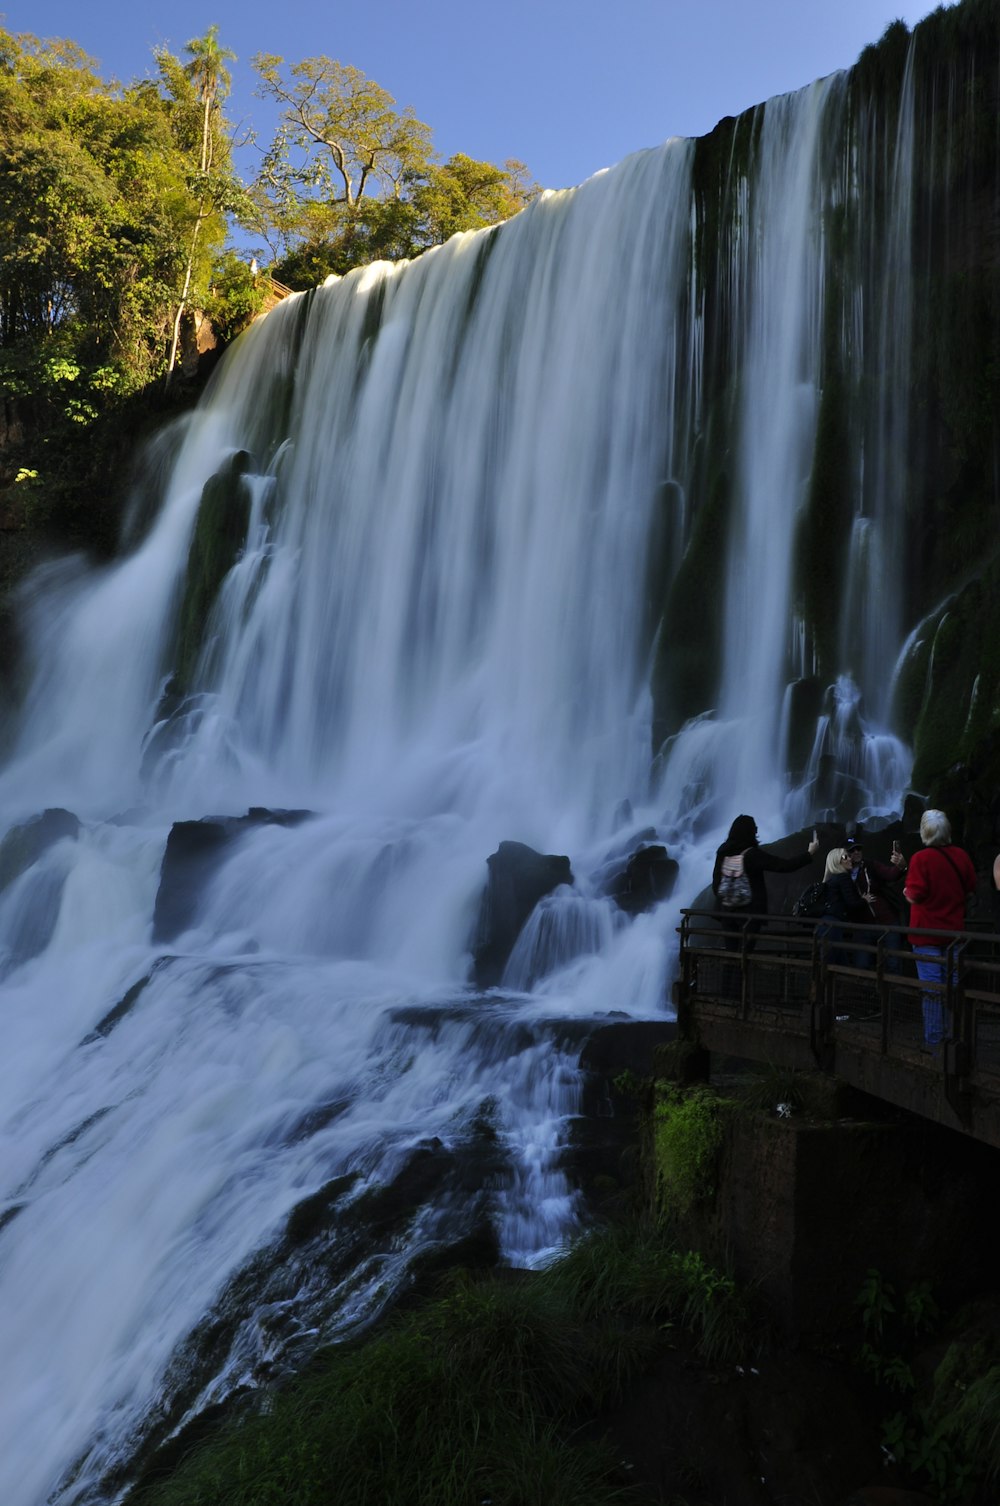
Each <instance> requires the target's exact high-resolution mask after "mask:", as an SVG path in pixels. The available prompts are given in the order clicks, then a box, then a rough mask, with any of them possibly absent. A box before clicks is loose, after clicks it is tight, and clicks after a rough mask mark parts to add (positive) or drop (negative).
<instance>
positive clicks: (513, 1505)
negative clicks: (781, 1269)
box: [131, 1230, 746, 1506]
mask: <svg viewBox="0 0 1000 1506" xmlns="http://www.w3.org/2000/svg"><path fill="white" fill-rule="evenodd" d="M668 1323H679V1324H684V1325H687V1326H689V1327H690V1328H691V1329H692V1331H693V1333H694V1334H695V1336H696V1338H697V1339H698V1340H699V1341H700V1342H701V1343H702V1345H703V1347H704V1349H705V1352H706V1354H707V1355H708V1356H709V1357H710V1358H712V1359H713V1360H718V1359H722V1358H730V1357H732V1356H733V1355H734V1354H735V1353H736V1348H737V1345H738V1344H739V1343H740V1342H741V1340H745V1334H746V1327H745V1314H744V1312H743V1309H742V1305H741V1303H740V1301H739V1299H738V1297H737V1295H736V1293H735V1289H734V1288H733V1286H732V1283H731V1282H730V1281H729V1280H728V1278H726V1277H723V1276H720V1275H719V1274H718V1273H716V1272H713V1271H712V1270H711V1268H710V1267H708V1266H707V1265H705V1264H704V1262H702V1261H701V1260H700V1257H697V1256H693V1255H690V1254H679V1253H678V1252H676V1251H671V1250H669V1249H667V1248H665V1247H664V1246H663V1245H662V1244H661V1243H660V1242H659V1241H658V1239H657V1237H656V1236H655V1234H652V1233H649V1232H646V1231H642V1230H632V1231H628V1230H615V1231H608V1232H606V1233H603V1234H600V1235H597V1236H595V1237H591V1238H590V1239H588V1240H586V1241H584V1242H582V1243H581V1244H579V1245H577V1246H576V1247H574V1248H573V1249H571V1250H570V1251H569V1252H568V1254H567V1255H566V1256H565V1258H563V1259H561V1260H559V1261H557V1262H555V1263H554V1264H553V1265H551V1266H550V1267H549V1268H548V1269H546V1270H544V1271H541V1272H538V1273H534V1274H531V1275H526V1274H524V1273H513V1272H501V1273H499V1274H498V1275H495V1276H492V1277H488V1278H484V1277H481V1276H479V1277H471V1276H468V1275H464V1274H459V1275H456V1276H453V1277H452V1278H451V1281H450V1283H449V1286H448V1289H446V1290H445V1291H444V1292H443V1293H442V1295H440V1296H439V1297H438V1298H437V1299H436V1300H434V1301H433V1302H429V1303H427V1304H425V1305H424V1306H423V1307H421V1308H420V1309H418V1310H415V1311H412V1312H409V1313H406V1314H405V1315H402V1316H400V1317H398V1318H397V1319H395V1320H394V1321H391V1322H390V1323H388V1324H387V1325H386V1326H385V1327H384V1328H383V1329H382V1330H381V1331H380V1332H379V1333H378V1334H376V1335H375V1336H374V1337H372V1338H370V1339H368V1340H367V1341H365V1342H355V1343H351V1344H346V1345H340V1346H336V1347H334V1348H331V1349H328V1350H325V1351H324V1352H323V1353H322V1354H321V1355H320V1356H318V1357H317V1359H316V1361H315V1362H314V1363H313V1365H312V1366H311V1367H310V1368H309V1370H308V1371H307V1372H306V1373H304V1374H303V1375H302V1376H301V1377H300V1378H299V1379H298V1380H297V1381H296V1382H295V1383H294V1384H293V1385H290V1386H288V1387H286V1388H284V1389H282V1390H280V1391H278V1392H276V1393H275V1394H273V1395H272V1396H270V1397H269V1398H268V1399H267V1401H266V1403H265V1405H264V1407H263V1409H262V1410H261V1411H260V1412H258V1413H257V1414H256V1415H254V1416H251V1417H248V1418H246V1419H245V1420H244V1421H242V1422H239V1423H229V1424H227V1425H225V1426H223V1427H221V1428H220V1429H219V1431H218V1432H217V1433H216V1434H215V1435H214V1436H212V1437H210V1438H209V1439H208V1440H207V1441H206V1442H204V1443H203V1444H201V1445H199V1446H198V1447H197V1448H196V1449H194V1450H192V1452H191V1453H190V1454H189V1455H188V1456H186V1457H185V1458H184V1459H182V1460H181V1462H180V1464H179V1466H178V1467H177V1468H175V1469H174V1471H173V1473H172V1474H171V1475H170V1476H169V1477H168V1478H166V1479H164V1480H162V1481H158V1482H151V1483H147V1484H146V1485H145V1487H144V1488H143V1489H142V1490H141V1491H140V1492H135V1493H133V1495H132V1497H131V1506H480V1503H485V1502H490V1503H491V1506H612V1503H614V1502H626V1501H631V1502H633V1503H635V1502H638V1501H640V1500H641V1499H642V1498H641V1496H640V1495H639V1494H638V1493H637V1492H636V1491H635V1490H632V1489H628V1488H626V1487H624V1486H622V1485H621V1484H619V1483H618V1482H617V1480H616V1461H615V1459H614V1456H613V1454H611V1453H610V1452H609V1451H608V1450H607V1449H605V1448H603V1447H601V1446H599V1445H593V1444H587V1445H583V1444H581V1443H580V1442H579V1441H578V1440H575V1439H574V1433H575V1431H576V1430H577V1429H578V1428H579V1427H580V1426H581V1425H582V1424H583V1423H584V1422H586V1421H589V1420H592V1419H593V1418H594V1417H596V1416H598V1415H599V1414H600V1412H601V1410H602V1408H604V1407H606V1406H609V1405H613V1404H615V1403H616V1402H617V1401H619V1400H620V1399H621V1397H622V1396H623V1395H625V1394H626V1392H627V1389H628V1386H629V1384H630V1383H631V1382H632V1381H633V1380H634V1379H635V1377H636V1376H637V1374H638V1373H639V1372H640V1371H641V1369H642V1368H643V1367H644V1366H645V1365H646V1364H647V1363H648V1362H649V1360H650V1358H651V1357H652V1355H653V1354H655V1352H656V1351H657V1349H658V1348H659V1347H660V1346H661V1345H662V1343H663V1336H662V1327H663V1325H664V1324H668Z"/></svg>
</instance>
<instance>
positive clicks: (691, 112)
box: [0, 0, 935, 188]
mask: <svg viewBox="0 0 1000 1506" xmlns="http://www.w3.org/2000/svg"><path fill="white" fill-rule="evenodd" d="M0 3H2V0H0ZM934 8H935V7H934V5H932V4H927V3H925V0H684V3H681V0H617V4H609V5H605V4H603V3H597V0H504V3H503V4H497V5H492V4H491V5H487V4H484V3H483V0H423V3H422V4H417V3H413V0H381V3H376V4H371V3H369V4H367V5H366V4H364V3H358V0H354V3H352V4H349V5H346V6H341V5H336V4H334V3H332V0H322V3H320V0H288V3H286V4H284V5H282V4H276V3H275V0H266V3H265V0H209V4H208V5H207V6H206V5H204V4H201V3H198V4H192V3H189V0H169V3H167V0H131V3H127V4H126V3H124V0H95V3H94V4H92V5H81V4H80V3H79V0H36V3H33V4H31V5H21V6H18V7H15V8H10V9H8V10H7V11H6V19H5V22H4V24H5V25H6V26H7V27H8V28H9V29H10V30H12V31H30V32H33V33H34V34H35V35H36V36H49V37H51V36H62V37H70V38H72V39H73V40H74V41H76V42H79V43H80V44H81V45H82V46H83V47H84V48H85V49H86V50H87V51H88V52H89V53H91V55H92V56H94V57H95V58H97V60H98V61H99V63H100V65H101V72H102V74H104V76H105V77H108V76H110V75H115V76H117V77H119V78H122V79H128V78H132V77H141V76H142V75H143V74H145V73H147V72H149V71H151V70H152V66H153V65H152V58H151V52H150V49H151V48H152V47H153V45H154V44H156V43H165V44H166V45H167V46H169V47H170V48H171V49H172V50H173V51H175V52H178V53H179V52H181V50H182V49H183V46H184V43H185V42H186V41H187V40H188V39H189V38H190V37H193V36H197V35H200V34H202V33H204V32H205V31H206V29H207V28H208V27H209V26H210V25H212V24H213V23H216V24H218V26H219V31H220V39H221V41H222V43H223V45H224V46H227V47H229V48H231V49H232V50H233V51H234V52H236V53H237V54H238V61H237V63H236V64H235V65H234V67H233V91H232V96H231V99H230V114H231V116H232V117H233V118H235V119H237V120H242V121H244V122H250V123H252V124H254V125H255V126H256V127H257V129H258V131H259V133H260V134H261V136H266V137H269V135H270V132H271V130H272V128H273V116H271V115H269V114H268V113H267V111H266V110H265V106H264V105H263V104H262V102H261V101H259V100H256V99H254V97H253V89H254V75H253V70H252V68H251V67H250V58H251V56H252V54H253V53H255V52H260V51H263V52H276V53H279V54H280V55H282V56H283V57H285V58H287V59H288V60H289V61H290V62H294V61H298V60H299V59H301V58H303V57H309V56H313V55H316V54H320V53H325V54H326V55H327V56H329V57H334V58H338V59H339V60H340V61H341V62H343V63H351V64H353V65H354V66H355V67H358V68H361V69H362V70H363V71H364V72H365V73H367V74H369V75H370V76H371V77H372V78H375V79H377V81H378V82H379V83H380V84H382V85H383V86H384V87H385V88H387V89H388V90H389V91H390V93H392V94H393V95H394V96H395V98H396V100H397V103H398V104H400V105H412V106H413V108H414V109H415V111H416V113H417V115H418V116H419V117H420V118H421V119H423V120H425V121H427V123H428V124H429V125H430V126H431V127H432V129H433V132H434V142H435V146H436V148H437V150H438V152H439V154H440V155H441V156H442V157H447V156H449V155H451V153H453V152H459V151H461V152H467V153H468V154H469V155H470V156H472V157H480V158H485V159H487V160H489V161H493V162H502V161H504V160H505V159H506V158H508V157H518V158H520V159H521V160H522V161H524V162H526V163H527V165H528V167H529V169H530V170H531V173H532V175H533V176H534V177H535V178H536V179H537V180H538V181H539V182H540V183H542V184H543V185H544V186H545V187H547V188H563V187H566V186H568V185H570V184H573V183H578V182H580V181H581V180H582V179H584V178H586V177H589V175H590V174H591V173H593V172H596V171H597V170H598V169H599V168H602V167H608V166H610V165H611V164H612V163H614V162H617V161H618V160H619V159H620V158H622V157H624V156H626V155H627V154H628V153H629V152H631V151H635V150H636V149H637V148H639V147H643V146H651V145H654V144H655V143H657V142H660V141H663V140H664V139H665V138H666V137H668V136H700V135H703V134H704V133H705V132H706V131H709V130H711V128H712V126H713V125H715V123H716V122H717V121H718V120H720V119H721V118H722V117H723V116H724V115H736V114H738V113H739V112H740V111H741V110H743V109H746V108H747V106H749V105H753V104H757V103H759V101H760V100H763V99H768V98H770V97H771V96H772V95H775V94H782V93H785V92H787V91H788V90H791V89H797V88H800V87H802V86H803V85H805V84H808V83H810V82H811V81H812V80H813V79H814V78H818V77H820V76H822V75H823V74H826V73H832V72H833V71H834V70H836V69H838V68H845V67H849V66H850V65H851V64H852V63H853V62H854V61H855V60H856V58H857V56H858V53H859V52H860V51H861V49H862V48H863V47H864V46H865V45H866V44H867V43H868V42H874V41H877V40H878V38H879V37H880V36H881V34H882V32H883V31H884V30H885V27H886V26H887V25H888V24H889V22H890V21H892V20H893V19H895V18H896V17H897V16H898V17H901V18H902V19H903V20H904V21H906V22H907V24H908V25H911V26H912V25H914V24H915V23H916V22H917V21H919V20H921V19H922V18H923V17H924V16H925V15H927V14H928V13H929V12H930V11H931V10H932V9H934ZM265 144H266V142H265ZM241 165H242V167H243V170H244V172H248V171H250V170H251V165H250V162H249V160H248V158H247V156H246V155H244V157H243V159H242V163H241Z"/></svg>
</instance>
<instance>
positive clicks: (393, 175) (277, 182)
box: [248, 53, 537, 288]
mask: <svg viewBox="0 0 1000 1506" xmlns="http://www.w3.org/2000/svg"><path fill="white" fill-rule="evenodd" d="M254 66H255V68H256V69H257V73H258V77H259V79H260V84H259V88H258V93H259V94H260V95H262V97H264V98H267V99H271V100H273V101H275V102H276V103H277V104H278V105H280V106H281V107H282V116H281V123H280V125H279V127H278V130H277V133H276V135H275V137H274V140H273V141H272V143H271V145H270V148H269V149H268V151H267V153H266V154H265V157H264V161H263V164H262V166H261V170H260V173H259V174H258V177H257V179H256V182H255V183H254V185H253V190H252V196H253V200H254V204H255V213H254V214H253V215H252V216H251V217H250V220H249V221H248V223H251V224H252V225H253V226H254V228H255V229H256V230H258V231H259V233H260V234H261V235H262V236H263V237H264V238H265V239H266V240H267V242H268V244H269V245H270V246H271V247H272V250H274V251H275V252H276V253H277V252H278V251H279V250H280V255H279V256H278V259H277V261H276V264H275V272H276V275H277V276H278V277H279V278H280V279H281V280H282V281H283V282H286V283H287V284H288V285H289V286H291V287H295V288H304V287H308V286H311V285H313V284H315V283H316V282H319V281H322V280H323V278H325V277H328V276H330V275H331V273H335V274H338V275H342V274H343V273H345V272H348V271H350V270H351V269H352V268H353V267H357V266H360V265H362V264H363V263H366V262H371V261H378V260H384V261H397V260H400V259H402V258H406V257H412V256H416V255H418V254H419V252H421V251H423V250H426V249H427V247H429V246H433V245H438V244H440V243H441V242H442V241H445V240H447V239H448V237H449V236H451V235H454V234H455V233H456V231H460V230H478V229H481V228H483V227H484V226H487V225H495V224H497V223H498V222H499V221H500V220H503V219H507V218H509V217H510V216H511V215H512V214H516V213H517V211H518V210H519V209H521V208H523V206H524V205H525V204H526V203H527V202H528V200H529V199H530V198H532V197H533V196H534V194H535V193H536V192H537V189H536V188H535V186H534V185H533V184H531V183H529V181H528V176H527V171H526V169H525V167H524V165H523V163H520V162H514V161H510V162H507V163H505V164H504V166H503V167H496V166H495V165H494V164H493V163H490V162H477V161H476V160H475V159H474V158H472V157H469V156H466V155H465V154H464V153H456V155H455V156H453V157H451V158H449V160H448V161H447V162H445V163H443V164H438V163H436V162H435V161H434V152H433V148H432V144H431V131H430V127H429V126H428V125H426V124H425V123H424V122H423V121H421V120H418V119H417V118H416V116H415V115H414V113H413V111H412V110H411V109H404V110H400V109H398V108H397V106H396V101H395V100H394V99H393V97H392V95H391V94H389V93H387V91H386V90H385V89H383V88H382V87H381V86H380V85H379V84H377V83H375V82H374V80H373V79H370V78H368V77H366V75H365V74H364V73H362V72H361V70H360V69H358V68H352V67H349V66H347V65H345V64H343V63H339V62H336V61H335V60H333V59H331V58H327V57H313V58H305V59H304V60H303V61H302V62H300V63H295V64H293V65H292V66H291V67H287V66H286V64H285V60H284V59H283V58H281V57H277V56H274V55H271V54H264V53H261V54H258V56H257V57H255V58H254Z"/></svg>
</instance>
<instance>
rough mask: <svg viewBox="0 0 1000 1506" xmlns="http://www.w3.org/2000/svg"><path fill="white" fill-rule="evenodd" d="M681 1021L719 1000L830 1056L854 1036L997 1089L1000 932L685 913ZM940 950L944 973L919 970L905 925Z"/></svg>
mask: <svg viewBox="0 0 1000 1506" xmlns="http://www.w3.org/2000/svg"><path fill="white" fill-rule="evenodd" d="M679 932H680V941H681V945H680V970H679V977H678V982H677V987H676V994H677V1003H678V1019H679V1020H680V1021H681V1024H682V1026H683V1022H684V1011H685V1010H690V1009H692V1008H695V1009H697V1007H698V1005H699V1003H701V1004H707V1003H708V1002H709V1001H711V1005H712V1008H713V1009H714V1010H715V1012H716V1015H717V1017H720V1016H719V1011H720V1010H721V1011H722V1012H723V1013H724V1014H729V1015H730V1016H731V1017H732V1018H733V1019H736V1020H740V1021H744V1022H746V1023H751V1024H754V1025H756V1026H758V1027H760V1028H762V1029H765V1030H767V1029H772V1030H780V1031H784V1032H789V1033H791V1034H794V1035H796V1036H799V1037H804V1038H807V1039H808V1041H809V1043H810V1045H811V1047H812V1049H813V1050H814V1052H815V1053H816V1055H817V1059H818V1060H820V1061H821V1058H822V1054H823V1052H824V1051H826V1052H827V1053H829V1049H830V1048H831V1047H839V1046H842V1045H850V1046H853V1047H856V1048H858V1049H860V1050H863V1051H866V1052H876V1053H879V1054H880V1055H882V1056H887V1055H892V1056H897V1057H899V1058H900V1059H902V1060H904V1061H907V1062H908V1063H912V1064H917V1065H920V1066H922V1067H925V1068H926V1067H928V1066H930V1067H937V1066H938V1065H939V1064H940V1067H941V1070H942V1071H944V1072H945V1073H946V1074H948V1075H950V1076H955V1077H959V1078H965V1079H968V1078H972V1077H973V1076H975V1077H977V1078H980V1079H981V1078H987V1079H991V1078H992V1079H996V1083H995V1085H994V1086H992V1087H991V1093H998V1094H1000V935H997V934H995V933H993V932H984V931H981V930H969V931H962V932H958V933H956V932H953V931H949V932H942V931H920V932H919V933H918V932H917V931H916V930H911V929H909V928H908V929H907V930H905V931H904V930H903V929H902V928H901V927H900V928H898V929H892V930H887V929H886V927H885V926H884V925H882V926H880V925H852V926H847V925H841V924H840V923H839V922H835V921H833V922H831V921H829V920H826V921H816V920H805V919H802V920H799V919H797V918H796V917H793V916H785V915H783V916H762V915H747V916H743V915H740V916H739V917H732V916H730V915H727V914H722V913H720V912H717V911H706V910H683V911H682V912H681V924H680V927H679ZM910 934H912V935H914V936H916V935H918V934H919V935H920V937H921V938H923V937H926V943H925V944H926V945H928V946H933V947H936V948H938V949H940V952H941V958H942V962H943V966H942V968H941V969H940V972H941V978H940V980H939V981H936V982H935V981H928V980H924V979H920V978H919V977H918V976H917V971H916V966H915V960H916V959H915V958H914V955H913V952H912V951H911V950H910V947H909V945H908V944H907V939H906V938H907V936H908V935H910ZM935 1006H938V1007H940V1008H941V1009H942V1010H943V1021H944V1036H945V1047H944V1049H940V1050H938V1049H933V1050H928V1048H927V1045H926V1042H925V1039H924V1036H925V1015H926V1014H927V1012H928V1010H932V1009H934V1007H935Z"/></svg>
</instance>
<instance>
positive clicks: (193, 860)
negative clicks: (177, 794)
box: [153, 806, 312, 941]
mask: <svg viewBox="0 0 1000 1506" xmlns="http://www.w3.org/2000/svg"><path fill="white" fill-rule="evenodd" d="M311 815H312V812H311V811H280V810H279V811H272V810H266V809H265V808H263V807H262V806H251V807H250V809H249V810H248V811H247V814H246V815H245V816H203V817H202V819H201V820H200V821H176V822H175V823H174V825H173V826H172V827H171V828H170V835H169V837H168V838H167V846H166V851H165V852H164V854H163V863H162V865H161V867H160V887H159V889H158V890H157V891H156V906H155V908H154V910H153V940H154V941H172V940H173V939H174V938H175V937H177V936H180V935H181V933H182V932H184V931H187V930H189V929H190V927H191V926H192V925H194V922H195V919H196V917H197V913H198V906H199V903H200V901H201V898H202V895H203V894H204V891H205V888H206V887H207V885H208V884H209V883H210V882H211V880H212V879H213V878H214V877H215V874H216V873H217V872H218V870H219V869H220V868H221V867H222V864H223V863H224V862H225V860H226V858H227V857H228V856H229V853H230V851H231V850H232V847H233V845H234V844H235V842H236V841H237V840H238V839H239V838H240V837H241V836H243V835H244V833H245V832H248V831H251V830H253V829H254V828H255V827H259V826H299V825H300V824H301V823H302V822H303V821H308V820H309V819H310V817H311Z"/></svg>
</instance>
